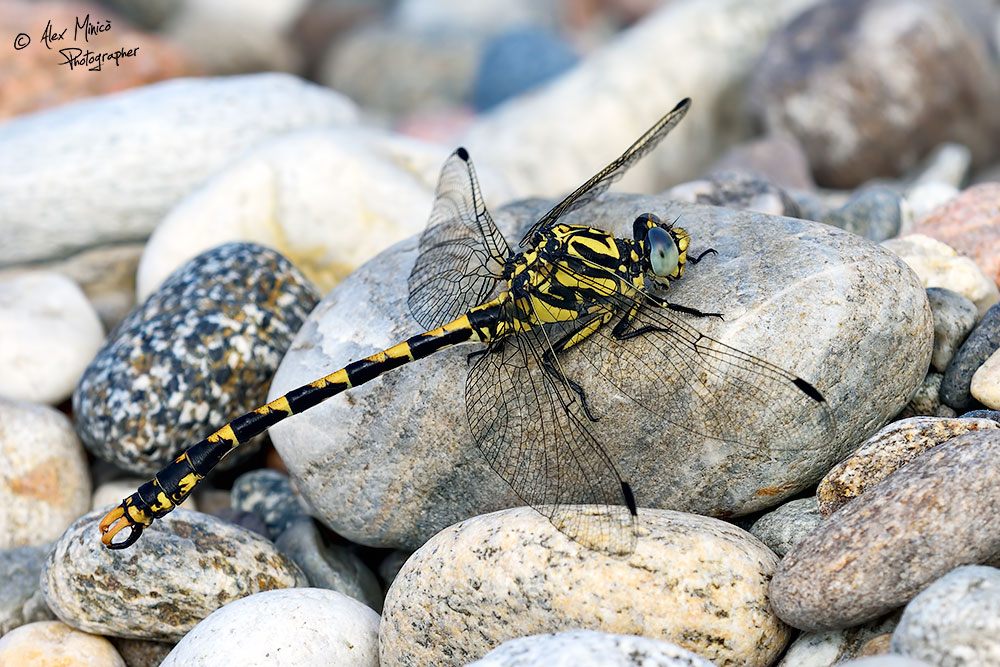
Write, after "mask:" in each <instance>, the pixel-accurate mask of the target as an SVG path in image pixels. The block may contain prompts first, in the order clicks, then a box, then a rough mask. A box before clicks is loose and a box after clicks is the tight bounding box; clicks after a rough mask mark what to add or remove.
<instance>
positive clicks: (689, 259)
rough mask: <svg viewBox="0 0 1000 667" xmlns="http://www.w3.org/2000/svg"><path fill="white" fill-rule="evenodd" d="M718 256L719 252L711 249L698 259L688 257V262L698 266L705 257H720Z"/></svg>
mask: <svg viewBox="0 0 1000 667" xmlns="http://www.w3.org/2000/svg"><path fill="white" fill-rule="evenodd" d="M718 254H719V252H718V251H717V250H716V249H715V248H709V249H708V250H706V251H704V252H702V253H701V254H700V255H698V256H697V257H688V258H687V261H689V262H691V263H692V264H697V263H698V262H700V261H701V260H702V259H704V257H705V255H718Z"/></svg>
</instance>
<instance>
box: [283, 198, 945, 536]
mask: <svg viewBox="0 0 1000 667" xmlns="http://www.w3.org/2000/svg"><path fill="white" fill-rule="evenodd" d="M546 204H547V202H537V201H536V202H534V204H533V206H534V209H533V211H530V212H529V211H528V209H529V208H530V207H528V206H527V205H518V206H511V207H505V208H502V209H498V210H497V211H496V212H495V215H496V220H497V224H498V225H499V227H500V229H505V230H508V231H509V232H510V235H511V238H519V236H518V235H517V234H516V233H515V232H512V231H511V230H514V229H515V228H516V226H517V225H518V224H521V225H524V224H530V222H531V221H533V219H534V216H537V215H539V214H541V213H544V212H545V210H546V208H545V207H546ZM538 209H541V210H540V211H539V210H538ZM643 211H653V212H657V214H658V215H660V216H661V217H663V218H664V219H672V218H676V217H678V216H679V217H680V218H681V221H682V224H683V225H685V229H687V230H688V231H689V232H690V234H691V237H692V242H691V248H692V249H691V251H690V252H691V253H692V254H693V255H696V254H698V253H700V252H702V251H703V250H706V249H708V248H714V249H715V250H716V251H717V254H712V255H708V256H706V257H705V258H704V259H703V260H702V261H701V262H700V263H698V264H697V265H695V266H690V267H689V268H688V270H687V271H686V272H685V274H684V278H683V279H682V280H679V281H677V282H676V283H673V284H672V285H671V288H670V298H671V301H672V302H674V303H678V304H683V305H685V306H691V307H697V308H700V309H702V310H705V311H708V312H720V313H723V314H724V316H725V319H724V320H719V319H718V318H699V319H697V321H693V320H688V321H690V322H691V325H692V326H696V327H697V328H698V330H699V331H701V332H702V333H704V334H705V335H707V336H711V337H713V338H715V339H717V340H720V341H723V342H725V343H726V344H728V345H731V346H732V347H734V348H738V349H740V350H742V351H744V352H746V353H747V354H752V355H754V356H756V357H759V358H761V359H765V360H767V361H768V362H770V363H772V364H775V365H777V366H780V367H782V368H785V369H787V370H789V371H790V372H793V373H796V374H797V375H798V376H799V377H802V378H804V379H806V380H807V381H809V382H811V383H812V384H813V385H814V386H815V387H817V388H818V389H819V391H821V392H823V393H824V395H825V397H826V400H827V403H828V405H829V406H830V408H831V409H832V411H833V415H832V419H833V421H834V422H835V423H836V435H835V437H834V436H833V435H831V436H830V437H825V436H824V437H817V438H815V441H810V442H803V443H797V444H796V445H795V446H788V445H787V444H781V439H771V440H767V441H766V444H763V445H762V443H760V442H759V441H757V440H754V441H753V442H749V443H745V444H743V445H740V444H737V439H738V437H739V436H738V429H739V427H738V426H734V432H735V433H737V435H736V436H735V437H734V438H733V439H732V441H730V442H721V441H716V442H713V443H712V444H711V445H708V444H706V441H705V440H703V439H701V438H689V437H680V436H679V435H678V434H677V433H676V432H675V431H671V430H670V426H669V424H667V423H665V422H663V421H662V420H657V419H654V420H651V419H650V418H649V414H650V413H649V412H648V411H647V410H646V409H645V408H643V407H642V406H640V405H639V404H637V403H636V402H634V401H629V400H622V398H621V396H620V395H619V394H617V393H616V392H614V391H613V390H610V389H609V388H608V387H607V385H604V386H601V385H599V384H594V385H593V387H592V388H593V390H592V391H589V392H588V396H587V398H588V401H590V406H591V407H592V408H593V409H594V410H595V411H596V414H597V416H598V417H599V421H598V422H594V423H593V424H592V425H591V428H592V430H593V431H594V432H595V434H596V436H595V437H597V438H598V440H599V441H601V442H604V443H612V445H613V447H611V450H610V455H611V456H612V457H613V458H614V459H615V460H616V461H617V462H618V464H619V465H620V466H621V469H622V470H623V471H624V474H625V476H626V478H627V479H629V481H630V483H631V485H632V488H633V489H634V490H635V494H636V499H637V502H638V504H639V505H640V506H643V507H659V508H669V509H678V510H683V511H691V512H695V513H700V514H708V515H715V516H724V517H731V516H738V515H741V514H748V513H751V512H754V511H758V510H761V509H765V508H768V507H772V506H774V505H777V504H778V503H780V502H781V501H782V500H783V499H785V498H788V497H790V496H793V495H794V494H796V493H797V492H798V491H800V490H803V489H805V488H806V487H807V486H809V485H811V484H813V483H815V482H816V481H818V479H819V478H820V477H822V475H823V474H825V473H826V471H827V470H829V468H830V467H831V466H832V465H833V464H834V463H835V462H836V461H838V460H840V459H841V458H843V456H844V455H846V454H847V453H848V451H850V449H851V448H853V447H854V446H855V443H857V442H859V441H861V440H863V439H864V437H866V436H867V435H868V434H870V433H872V432H873V431H875V430H876V429H878V428H879V427H881V426H882V425H883V424H884V423H886V422H887V421H888V420H889V419H890V418H891V417H892V416H893V415H895V414H896V413H898V412H899V410H900V409H902V408H903V407H904V406H905V405H906V402H907V400H908V399H909V397H910V396H911V395H912V394H913V392H914V390H915V389H916V388H917V387H918V386H919V384H920V382H921V380H923V378H924V376H925V374H926V371H927V365H928V362H929V358H930V353H931V345H932V341H933V326H932V319H931V314H930V309H929V308H928V307H927V297H926V294H925V291H924V289H923V287H921V286H920V285H919V284H918V282H917V280H916V278H915V277H914V275H913V273H912V272H911V271H910V270H909V269H908V268H907V267H906V266H905V265H904V264H903V263H902V262H901V261H899V260H898V259H897V258H896V257H894V256H893V255H892V254H891V253H888V252H885V251H883V250H881V249H880V248H879V247H878V246H876V245H873V244H871V243H870V242H868V241H865V240H864V239H861V238H859V237H858V236H856V235H854V234H849V233H846V232H844V231H842V230H838V229H834V228H831V227H829V226H827V225H822V224H819V223H813V222H808V221H803V220H794V219H791V218H786V217H774V216H766V215H762V214H756V213H750V212H746V211H735V210H731V209H724V208H718V207H709V206H699V205H693V204H683V203H679V202H675V201H671V200H669V199H667V198H666V197H662V196H660V197H640V196H635V195H608V196H605V197H604V198H602V199H601V200H600V201H598V202H594V203H593V204H591V205H589V206H587V207H584V208H583V209H581V210H580V211H574V212H573V214H572V216H571V217H570V218H569V220H568V221H571V222H574V223H578V224H593V225H595V226H598V227H602V228H607V229H610V230H611V231H613V232H615V233H618V234H629V235H630V234H631V224H632V221H633V220H634V219H635V216H636V215H637V214H638V213H640V212H643ZM415 257H416V241H415V239H414V240H410V241H407V242H405V243H401V244H399V245H397V246H395V247H394V248H392V249H390V250H388V251H386V252H384V253H382V254H381V255H379V256H378V257H376V258H374V259H373V260H371V261H370V262H369V263H368V264H366V265H365V266H364V267H363V268H361V269H359V270H358V271H356V272H355V273H354V274H352V275H351V276H350V277H349V278H348V279H347V280H345V281H344V282H342V283H341V284H339V285H338V286H337V287H336V288H335V289H334V290H333V291H331V292H330V293H329V294H328V295H327V297H326V298H325V299H324V301H323V302H322V303H321V304H320V305H319V306H317V307H316V309H315V310H314V311H313V314H312V315H311V316H310V319H309V322H308V323H307V324H305V325H304V326H303V327H302V329H301V331H300V333H299V335H298V336H297V338H296V341H295V343H294V344H293V345H292V347H291V349H290V350H289V353H288V354H286V355H285V357H284V359H283V360H282V363H281V366H280V368H279V369H278V371H277V373H275V378H274V382H273V383H272V385H271V389H270V394H269V395H270V396H271V397H272V398H276V397H277V396H280V395H281V394H283V393H285V392H287V391H290V390H292V389H294V388H296V387H298V386H301V385H304V384H306V383H308V382H311V381H313V380H315V379H316V378H317V377H318V376H321V375H323V374H324V373H328V372H330V371H332V370H334V369H337V368H339V367H341V366H343V365H344V364H345V363H346V362H348V361H350V360H353V359H358V358H361V357H364V356H367V355H369V354H372V353H374V352H376V351H378V350H380V349H384V348H386V347H389V346H391V345H393V344H395V343H397V342H399V341H400V340H404V339H406V338H407V337H408V336H411V335H413V334H414V333H416V332H418V331H419V330H420V329H419V327H418V326H417V325H416V324H415V323H414V322H413V319H412V316H411V315H410V314H409V312H408V309H407V305H406V294H407V287H406V279H407V274H408V273H409V269H410V267H412V266H413V262H414V259H415ZM874 321H878V322H884V323H885V325H884V326H881V327H878V328H875V327H872V326H871V323H872V322H874ZM803 341H808V345H806V344H804V343H803ZM589 343H590V341H586V342H585V343H584V344H582V345H580V346H579V347H578V348H576V349H575V350H570V352H569V354H567V355H565V358H564V359H563V360H562V362H561V363H562V364H563V367H564V369H565V371H566V373H567V374H568V376H569V377H572V378H591V377H593V366H592V365H591V364H590V362H588V361H587V360H586V357H585V351H586V347H585V346H586V345H587V344H589ZM477 349H482V348H481V347H479V346H475V345H466V346H457V347H454V348H450V349H447V350H442V351H441V352H439V353H437V354H434V355H433V356H431V357H429V358H427V359H424V360H421V361H419V362H417V363H412V364H406V365H404V366H402V367H401V368H398V369H396V370H394V371H392V372H391V373H387V374H385V375H383V376H381V377H379V378H377V379H375V380H372V381H371V382H368V383H366V384H364V385H363V386H359V387H355V388H352V389H351V390H350V391H348V392H345V393H344V394H341V395H339V396H336V397H334V398H332V399H330V400H328V401H326V402H324V403H323V404H321V405H318V406H316V407H315V408H313V409H310V410H308V411H306V412H305V413H303V414H302V415H299V416H297V417H296V418H295V419H289V420H286V421H283V422H281V423H280V424H277V425H275V426H274V427H273V428H272V429H271V430H270V435H271V439H272V441H273V442H274V445H275V448H276V449H277V451H278V452H279V453H280V455H281V457H282V460H283V461H284V462H285V464H286V465H287V466H288V470H289V475H290V476H291V478H292V479H293V481H294V484H295V487H296V489H297V490H298V491H299V492H300V493H301V494H302V496H303V498H304V499H305V500H306V502H307V504H308V505H309V510H310V513H311V514H312V515H313V516H314V517H316V518H317V519H319V520H320V521H322V522H323V523H325V524H326V525H327V526H329V527H330V528H332V529H333V530H334V531H336V532H337V533H339V534H340V535H343V536H344V537H346V538H347V539H349V540H351V541H353V542H357V543H359V544H365V545H371V546H381V547H408V548H416V547H417V546H419V545H420V544H422V543H423V542H425V541H426V540H427V539H428V538H429V537H430V536H431V535H433V534H434V533H435V532H437V531H439V530H441V529H442V528H444V527H445V526H447V525H450V524H452V523H455V522H457V521H461V520H462V519H464V518H467V517H469V516H475V515H477V514H483V513H486V512H489V511H493V510H497V509H501V508H503V507H511V506H518V505H522V504H524V502H523V501H521V500H519V499H518V498H517V497H516V496H514V494H513V492H512V491H511V490H510V488H509V487H508V486H507V485H506V484H505V483H504V482H503V481H502V480H501V479H500V478H499V476H498V475H497V474H496V473H495V472H494V471H493V470H492V469H491V468H490V467H489V465H488V464H487V462H486V461H485V459H484V458H483V457H482V455H481V454H480V453H479V452H478V450H477V448H476V446H475V444H474V441H473V440H472V438H471V437H470V434H469V430H468V429H469V426H468V417H467V415H466V410H465V401H464V387H465V383H466V378H467V377H468V373H469V371H468V369H469V363H468V359H467V355H468V354H469V353H471V352H474V351H475V350H477ZM623 349H625V350H633V351H634V354H635V355H636V356H638V357H640V358H662V357H653V355H662V349H660V348H656V347H653V345H652V343H650V341H649V340H647V339H645V338H642V337H639V338H636V339H633V340H632V341H628V342H627V343H626V344H625V346H623ZM630 354H632V352H630ZM664 377H665V381H666V382H668V384H667V385H665V387H664V389H663V391H664V394H665V395H669V396H671V400H675V401H681V400H690V397H691V395H692V394H691V385H688V384H687V383H686V382H685V381H684V379H683V377H682V376H681V375H679V374H669V375H667V376H664ZM588 386H589V385H588ZM585 388H586V387H585ZM735 408H736V405H735V404H732V405H727V407H726V409H727V410H730V411H732V410H734V409H735ZM799 416H801V415H789V416H788V418H789V419H790V420H794V419H797V418H798V417H799ZM734 421H736V422H739V421H740V420H738V419H734ZM637 423H638V424H644V425H648V427H649V428H643V429H639V430H637V429H636V428H635V425H636V424H637ZM701 428H703V429H706V430H705V432H708V433H710V432H712V429H713V428H715V427H714V426H712V425H708V424H706V425H705V426H703V427H701ZM774 428H775V429H776V432H782V433H783V432H784V431H783V429H786V428H787V423H785V422H783V423H775V425H774ZM694 430H697V429H694ZM623 434H626V435H627V437H626V438H624V439H623ZM803 439H804V440H805V439H807V438H803ZM786 441H787V438H786ZM707 449H710V450H711V454H710V455H706V450H707ZM752 450H753V451H752ZM748 452H751V453H749V454H748ZM345 507H350V508H351V511H350V512H345V511H344V508H345Z"/></svg>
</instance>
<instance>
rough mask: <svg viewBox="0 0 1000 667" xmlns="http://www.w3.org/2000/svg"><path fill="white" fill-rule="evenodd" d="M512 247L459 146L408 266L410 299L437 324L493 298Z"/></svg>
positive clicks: (430, 324)
mask: <svg viewBox="0 0 1000 667" xmlns="http://www.w3.org/2000/svg"><path fill="white" fill-rule="evenodd" d="M510 254H511V251H510V247H509V246H508V245H507V242H506V241H505V240H504V238H503V235H502V234H501V233H500V231H499V230H498V229H497V227H496V225H495V224H494V223H493V218H491V217H490V214H489V211H487V210H486V206H485V204H483V198H482V194H481V193H480V190H479V182H478V180H477V179H476V172H475V169H473V167H472V161H471V160H470V159H469V154H468V152H467V151H466V150H465V149H464V148H459V149H458V150H456V151H455V152H454V153H452V154H451V156H450V157H449V158H448V159H447V160H446V161H445V163H444V167H442V169H441V178H440V179H439V181H438V186H437V192H436V194H435V199H434V207H433V209H432V210H431V217H430V220H429V221H428V223H427V229H426V230H424V233H423V235H421V237H420V254H419V255H418V256H417V261H416V264H415V265H414V266H413V271H411V272H410V280H409V289H410V295H409V299H408V304H409V307H410V312H411V313H413V317H414V318H416V320H417V322H419V323H420V325H421V326H422V327H424V328H425V329H434V328H436V327H438V326H441V325H442V324H444V323H445V322H450V321H451V320H453V319H455V318H456V317H459V316H460V315H463V314H465V313H466V312H468V311H469V309H471V308H472V307H473V306H477V305H479V304H481V303H483V302H484V301H487V300H489V298H490V296H491V294H492V293H493V291H494V290H495V289H496V286H497V281H498V280H499V279H500V277H501V274H502V271H503V265H504V262H505V261H506V259H507V258H508V257H509V256H510Z"/></svg>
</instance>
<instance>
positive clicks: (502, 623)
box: [379, 507, 790, 666]
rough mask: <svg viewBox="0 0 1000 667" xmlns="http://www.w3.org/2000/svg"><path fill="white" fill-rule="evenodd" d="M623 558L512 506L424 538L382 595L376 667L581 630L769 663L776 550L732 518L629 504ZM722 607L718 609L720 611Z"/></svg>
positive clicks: (473, 653)
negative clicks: (633, 523) (631, 525)
mask: <svg viewBox="0 0 1000 667" xmlns="http://www.w3.org/2000/svg"><path fill="white" fill-rule="evenodd" d="M637 533H638V540H637V545H636V548H635V551H634V552H633V553H632V554H631V555H630V556H628V557H616V556H610V555H606V554H602V553H597V552H595V551H591V550H588V549H587V548H586V547H583V546H581V545H580V544H579V543H577V542H574V541H572V540H570V539H569V538H567V537H566V536H565V535H563V534H562V533H560V532H558V531H557V530H556V528H555V527H554V526H553V525H552V524H551V523H550V522H549V521H548V519H546V518H545V517H543V516H542V515H540V514H539V513H538V512H536V511H535V510H533V509H530V508H526V507H521V508H516V509H512V510H503V511H500V512H494V513H492V514H486V515H483V516H478V517H474V518H472V519H468V520H466V521H463V522H461V523H458V524H455V525H454V526H451V527H449V528H447V529H445V530H443V531H442V532H440V533H438V534H437V535H435V536H434V537H433V538H431V540H430V541H428V542H427V543H426V544H425V545H424V546H422V547H421V548H420V549H418V550H417V551H416V552H415V553H414V554H413V555H412V556H411V557H410V559H409V560H408V561H407V562H406V564H405V565H403V568H402V570H400V572H399V574H398V575H397V577H396V579H395V581H393V583H392V586H391V587H390V588H389V592H388V594H387V596H386V600H385V607H384V611H383V614H382V625H381V628H380V637H379V652H380V660H381V662H382V664H383V665H398V666H405V665H429V664H441V663H446V664H454V665H461V664H465V663H466V662H468V661H470V660H475V659H478V658H480V657H482V656H483V655H485V654H486V653H487V652H489V651H490V650H491V649H493V648H495V647H496V646H498V645H500V644H501V643H503V642H504V641H507V640H508V639H512V638H515V637H522V636H525V635H531V634H538V633H539V632H558V631H560V630H570V629H587V630H598V631H601V632H607V633H615V634H631V635H640V636H643V637H648V638H651V639H656V640H663V641H668V642H671V643H674V644H676V645H678V646H680V647H681V648H684V649H687V650H689V651H693V652H695V653H697V654H699V655H701V656H702V657H704V658H707V659H709V660H712V661H713V662H717V663H718V664H720V665H736V664H739V665H747V666H752V665H770V664H771V663H772V662H773V661H774V660H775V658H776V657H777V656H778V655H779V654H780V652H781V651H782V649H784V647H785V644H786V643H787V642H788V639H789V635H790V631H789V628H788V627H787V626H785V625H784V623H782V622H781V621H779V620H778V619H777V617H776V616H774V615H773V614H772V612H771V611H770V609H769V608H768V605H767V585H768V581H769V579H770V576H771V573H772V572H773V571H774V567H775V565H776V564H777V560H778V559H777V557H776V556H775V555H774V554H773V553H772V552H771V550H770V549H768V548H767V547H766V546H764V545H763V544H762V543H761V542H760V541H759V540H757V539H756V538H755V537H753V536H752V535H750V534H749V533H747V532H745V531H743V530H740V529H739V528H737V527H735V526H733V525H732V524H729V523H726V522H723V521H719V520H718V519H711V518H708V517H704V516H698V515H695V514H684V513H681V512H671V511H667V510H640V511H639V519H638V529H637ZM723 612H724V613H723Z"/></svg>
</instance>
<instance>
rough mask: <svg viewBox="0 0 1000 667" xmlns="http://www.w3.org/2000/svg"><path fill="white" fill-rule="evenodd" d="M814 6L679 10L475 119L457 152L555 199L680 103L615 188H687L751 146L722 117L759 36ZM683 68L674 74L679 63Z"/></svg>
mask: <svg viewBox="0 0 1000 667" xmlns="http://www.w3.org/2000/svg"><path fill="white" fill-rule="evenodd" d="M812 4H814V0H776V1H774V2H767V3H747V2H744V1H743V0H677V1H675V2H670V3H667V4H666V5H665V6H664V7H663V8H662V9H660V10H658V11H656V12H654V13H652V14H650V15H649V16H647V17H646V18H645V19H643V20H642V21H641V22H639V23H638V24H636V25H635V26H633V27H632V28H630V29H629V30H627V31H625V32H623V33H621V34H620V35H619V36H618V37H617V38H616V39H615V40H614V41H613V42H611V43H609V44H608V45H606V46H605V47H603V48H602V49H600V50H598V51H596V52H594V53H593V54H591V55H590V56H589V57H588V58H587V59H586V60H585V61H583V62H582V63H580V65H578V66H577V67H574V68H573V69H571V70H569V71H568V72H566V73H565V74H563V75H562V76H560V77H559V78H557V79H555V80H554V81H553V82H552V83H550V84H548V85H546V86H544V87H542V88H540V89H538V90H537V91H535V92H533V93H532V94H531V95H524V96H521V97H518V98H516V99H513V100H510V101H509V102H507V103H505V104H503V105H501V106H500V107H498V108H497V109H496V110H494V111H492V112H491V113H488V114H484V115H482V116H480V117H479V119H478V120H477V122H476V123H475V124H474V125H473V126H472V128H471V129H470V130H469V132H468V133H467V134H466V135H465V138H464V145H465V146H466V147H467V148H468V149H469V153H470V154H471V155H472V156H473V158H475V159H477V160H478V162H479V163H480V164H483V165H487V164H488V165H491V166H492V167H493V168H495V169H497V170H498V171H500V172H502V173H504V174H506V175H507V176H508V177H509V178H510V179H511V182H512V185H513V186H514V189H515V193H516V194H517V195H518V196H519V197H527V196H534V195H537V196H544V197H558V196H562V195H565V194H566V193H567V192H569V191H571V190H572V189H573V188H575V187H577V186H578V185H579V184H580V183H581V182H583V180H584V179H586V178H588V177H590V176H591V175H592V174H594V173H596V172H597V170H599V169H600V168H602V167H603V166H604V165H606V164H608V163H609V162H611V161H612V160H613V159H615V158H616V157H618V155H620V154H621V153H622V151H623V150H625V148H627V147H628V146H630V145H631V144H632V142H634V141H635V139H636V137H638V136H640V135H641V134H642V133H643V132H645V131H646V130H647V129H648V128H649V127H650V126H651V125H652V124H653V123H654V122H655V121H656V120H657V119H658V118H660V116H662V115H663V114H665V113H666V112H667V111H669V110H670V109H672V108H673V107H674V105H675V104H677V102H679V101H680V100H681V99H682V98H684V97H689V96H690V97H692V98H693V102H694V103H693V106H692V110H691V112H690V114H689V115H688V117H687V118H686V119H684V120H683V121H682V122H681V123H680V125H678V126H677V127H676V128H675V129H674V130H673V132H672V133H671V136H670V137H669V138H667V139H666V140H665V141H664V147H663V148H662V149H661V150H657V151H655V152H654V153H653V154H652V155H651V156H650V157H649V158H646V159H645V160H644V161H643V164H640V165H638V166H636V167H634V168H633V169H632V171H631V172H630V173H629V174H628V175H627V176H626V177H625V178H624V179H623V180H622V186H621V189H623V190H629V191H632V192H650V191H660V190H663V188H664V187H665V186H667V185H671V184H674V183H679V182H681V181H684V180H690V179H691V178H693V177H696V176H698V175H700V174H701V172H702V171H703V170H704V169H705V168H706V167H707V166H708V165H709V164H711V162H712V161H713V159H714V158H715V157H717V156H718V155H719V154H720V153H721V152H722V151H723V150H724V149H725V148H728V147H729V146H731V145H733V144H735V143H737V142H738V141H740V140H742V139H745V138H747V137H749V136H750V135H751V133H752V128H751V126H750V124H749V121H748V120H744V122H734V120H733V119H734V116H733V114H732V113H731V110H728V107H729V106H730V105H731V104H732V100H733V99H735V98H737V97H738V96H739V95H740V91H741V90H742V88H743V87H744V85H745V83H746V79H747V76H748V75H749V73H750V71H751V69H752V68H753V66H754V63H755V62H756V61H757V59H758V56H759V55H760V53H761V52H762V50H763V48H764V45H765V44H766V43H767V40H768V38H769V37H770V36H771V34H772V33H773V32H774V31H775V30H777V29H778V28H780V27H782V26H784V25H785V24H786V23H787V22H788V20H790V19H791V18H792V17H794V16H795V15H796V14H798V13H799V12H800V11H802V10H803V9H805V8H806V7H808V6H810V5H812ZM681 61H683V66H678V64H679V63H680V62H681Z"/></svg>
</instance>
